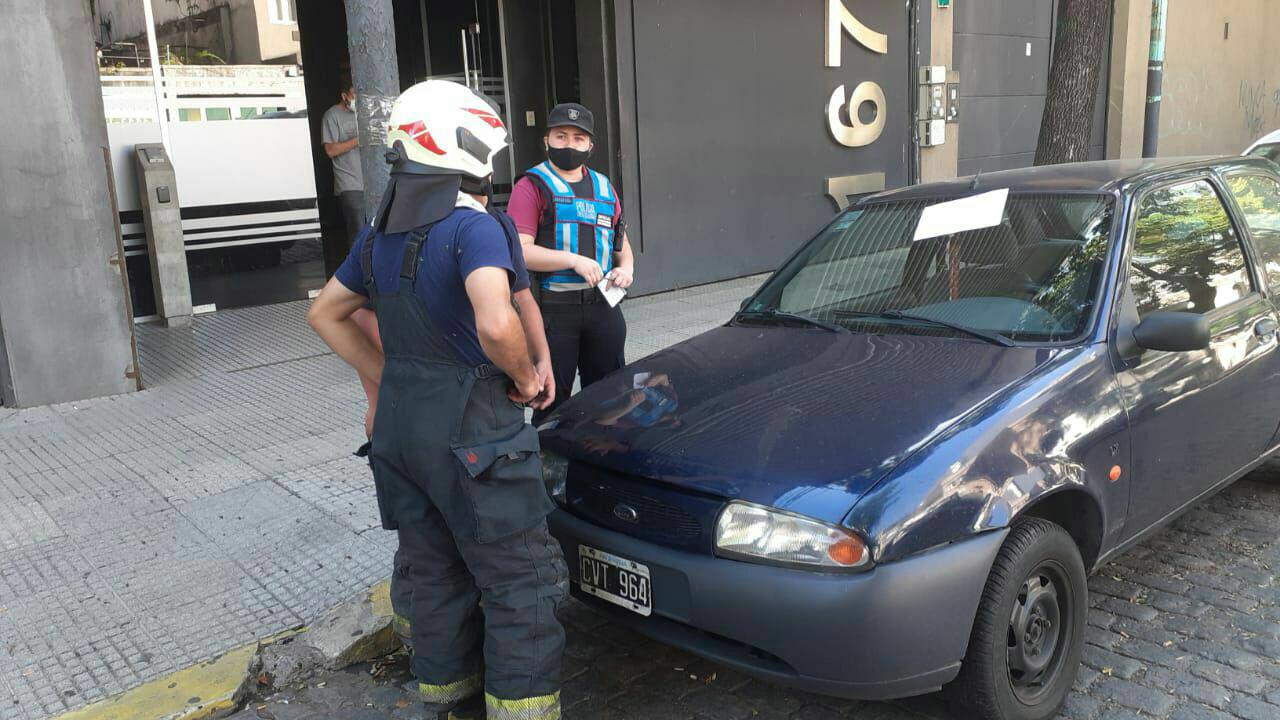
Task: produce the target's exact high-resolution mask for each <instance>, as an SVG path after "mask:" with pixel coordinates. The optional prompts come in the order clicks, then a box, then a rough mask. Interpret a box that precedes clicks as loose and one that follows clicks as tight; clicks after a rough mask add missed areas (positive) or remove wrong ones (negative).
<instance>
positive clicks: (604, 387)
mask: <svg viewBox="0 0 1280 720" xmlns="http://www.w3.org/2000/svg"><path fill="white" fill-rule="evenodd" d="M1054 354H1055V351H1054V350H1052V349H1047V348H1033V347H999V346H995V345H991V344H987V343H984V342H981V341H971V340H968V339H959V338H950V337H926V336H918V335H868V334H856V333H842V334H834V333H830V332H827V331H822V330H813V329H808V328H789V327H763V328H762V327H744V326H727V327H721V328H718V329H715V330H712V331H710V332H707V333H704V334H703V335H700V336H698V337H695V338H693V339H691V340H688V341H685V342H683V343H680V344H679V345H675V346H673V347H671V348H668V349H666V350H663V351H661V352H658V353H656V354H654V355H651V356H649V357H647V358H645V359H643V360H641V361H639V362H636V363H633V364H631V365H629V366H627V367H626V368H624V369H623V370H621V371H619V372H617V373H614V374H612V375H610V376H609V377H607V378H605V379H604V380H602V381H600V382H598V383H596V384H595V385H592V386H590V387H588V388H586V389H585V390H583V391H582V392H581V393H580V394H578V395H576V396H574V397H573V398H572V399H570V400H569V401H568V402H566V403H565V404H564V405H563V406H562V407H561V408H560V410H559V411H557V413H556V414H555V415H553V416H552V418H551V420H550V421H549V422H548V423H546V424H544V425H543V426H542V440H543V444H544V446H545V447H546V448H547V449H550V450H553V451H555V452H559V453H561V454H563V455H565V456H567V457H569V458H571V459H574V460H578V461H585V462H589V463H591V464H594V465H598V466H602V467H605V468H607V469H609V470H612V471H615V472H618V473H624V474H627V475H632V476H640V477H646V478H651V479H654V480H658V481H661V482H664V483H670V484H673V485H677V486H680V487H683V488H686V489H689V490H692V491H696V492H699V493H704V494H711V495H714V496H718V497H723V498H734V499H740V500H746V501H749V502H755V503H759V504H762V505H768V506H772V507H779V508H784V509H787V510H790V511H792V512H796V513H800V514H803V515H807V516H810V517H816V518H819V519H822V520H826V521H828V522H838V521H839V520H840V519H841V518H843V517H844V515H845V514H846V513H847V512H848V511H849V509H850V508H852V507H853V505H854V503H856V502H857V500H858V498H859V497H861V496H862V494H863V493H865V492H866V491H867V490H868V489H870V488H871V486H872V485H874V484H875V483H876V481H877V480H879V479H880V478H881V477H883V476H884V475H885V474H886V473H887V472H889V471H890V470H892V469H893V468H894V467H895V466H896V465H897V464H898V463H899V462H901V461H902V460H903V459H905V458H906V457H907V456H908V455H909V454H910V453H912V452H914V451H915V450H916V449H918V448H920V447H922V446H923V445H924V444H926V443H927V442H929V440H930V439H931V438H933V437H934V436H935V435H937V434H938V433H940V432H942V431H943V430H945V429H946V428H947V427H948V426H950V425H951V424H952V423H954V422H956V421H957V420H958V419H959V418H961V417H962V416H964V415H965V414H967V413H968V412H969V411H970V410H972V409H973V408H975V407H977V406H979V405H981V404H982V403H983V402H984V401H985V400H987V399H988V398H990V397H992V396H993V395H995V394H997V393H999V392H1000V391H1001V390H1002V389H1004V388H1006V387H1008V386H1009V385H1010V384H1012V383H1014V382H1016V381H1017V380H1019V379H1020V378H1022V377H1024V376H1026V375H1027V374H1029V373H1031V372H1032V371H1033V370H1035V369H1036V368H1037V367H1038V366H1040V365H1042V364H1043V363H1045V362H1046V361H1048V360H1049V359H1050V358H1051V357H1052V356H1053V355H1054Z"/></svg>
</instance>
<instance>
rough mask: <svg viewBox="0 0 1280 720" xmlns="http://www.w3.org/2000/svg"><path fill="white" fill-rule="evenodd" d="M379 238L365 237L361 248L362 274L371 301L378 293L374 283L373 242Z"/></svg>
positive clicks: (373, 235)
mask: <svg viewBox="0 0 1280 720" xmlns="http://www.w3.org/2000/svg"><path fill="white" fill-rule="evenodd" d="M377 237H378V236H377V235H376V234H373V233H369V234H367V235H365V238H364V245H362V246H360V272H361V273H362V274H363V275H364V289H365V292H366V293H368V294H369V298H370V299H372V298H373V296H374V295H376V294H377V293H378V288H377V287H376V284H375V283H374V281H373V241H374V240H375V239H376V238H377Z"/></svg>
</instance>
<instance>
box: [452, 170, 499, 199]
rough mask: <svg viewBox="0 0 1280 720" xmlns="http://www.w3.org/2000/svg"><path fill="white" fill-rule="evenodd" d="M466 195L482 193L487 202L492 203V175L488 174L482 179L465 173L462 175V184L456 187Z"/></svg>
mask: <svg viewBox="0 0 1280 720" xmlns="http://www.w3.org/2000/svg"><path fill="white" fill-rule="evenodd" d="M458 189H459V190H461V191H462V192H464V193H467V194H468V195H483V196H484V197H485V198H486V199H487V200H488V201H489V204H490V205H492V204H493V176H492V175H490V176H488V177H486V178H484V179H482V180H481V179H477V178H473V177H469V176H467V175H463V176H462V184H461V185H460V186H459V188H458Z"/></svg>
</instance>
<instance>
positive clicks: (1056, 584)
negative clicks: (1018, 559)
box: [1007, 563, 1073, 705]
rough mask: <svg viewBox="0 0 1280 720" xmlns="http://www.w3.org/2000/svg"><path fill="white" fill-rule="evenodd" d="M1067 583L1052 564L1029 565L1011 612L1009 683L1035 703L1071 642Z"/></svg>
mask: <svg viewBox="0 0 1280 720" xmlns="http://www.w3.org/2000/svg"><path fill="white" fill-rule="evenodd" d="M1071 597H1072V596H1071V583H1070V581H1069V580H1068V579H1067V576H1066V573H1065V572H1063V570H1062V569H1061V568H1060V567H1058V566H1057V565H1056V564H1050V563H1045V564H1042V565H1040V566H1039V567H1037V568H1036V569H1035V570H1034V571H1032V572H1031V573H1030V574H1029V575H1028V576H1027V577H1026V579H1025V580H1023V581H1022V586H1021V587H1020V588H1019V589H1018V596H1017V598H1016V599H1015V600H1014V603H1013V611H1012V612H1011V613H1010V614H1009V632H1008V638H1007V645H1008V659H1009V661H1008V674H1009V684H1010V686H1011V687H1012V688H1013V693H1014V695H1016V696H1017V697H1018V699H1019V700H1021V701H1022V702H1024V703H1026V704H1028V705H1034V704H1036V703H1037V702H1039V701H1040V700H1041V699H1042V698H1043V696H1044V695H1045V693H1047V692H1048V691H1049V689H1050V688H1052V687H1053V686H1054V683H1055V681H1056V680H1057V679H1058V676H1059V675H1060V674H1061V671H1062V665H1063V659H1064V658H1065V656H1066V654H1067V649H1068V647H1067V646H1068V645H1069V644H1070V642H1071V635H1070V633H1071V630H1072V628H1071V617H1072V610H1073V608H1072V607H1071V602H1072V600H1071Z"/></svg>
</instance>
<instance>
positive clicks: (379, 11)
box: [346, 0, 400, 217]
mask: <svg viewBox="0 0 1280 720" xmlns="http://www.w3.org/2000/svg"><path fill="white" fill-rule="evenodd" d="M346 9H347V43H348V49H349V50H350V52H351V82H352V84H353V85H355V87H356V121H357V122H358V123H359V131H360V166H361V169H362V170H363V171H364V205H365V214H366V215H367V216H368V217H373V214H374V213H376V212H377V211H378V206H379V205H380V204H382V194H383V192H385V191H386V189H387V181H388V180H389V179H390V177H391V168H390V167H389V166H388V165H387V162H386V159H385V155H386V148H385V143H386V139H387V120H388V119H389V118H390V117H391V103H392V102H393V101H394V100H395V99H396V96H398V95H399V94H400V61H399V55H397V53H396V27H395V11H394V9H393V8H392V4H391V0H346Z"/></svg>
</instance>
